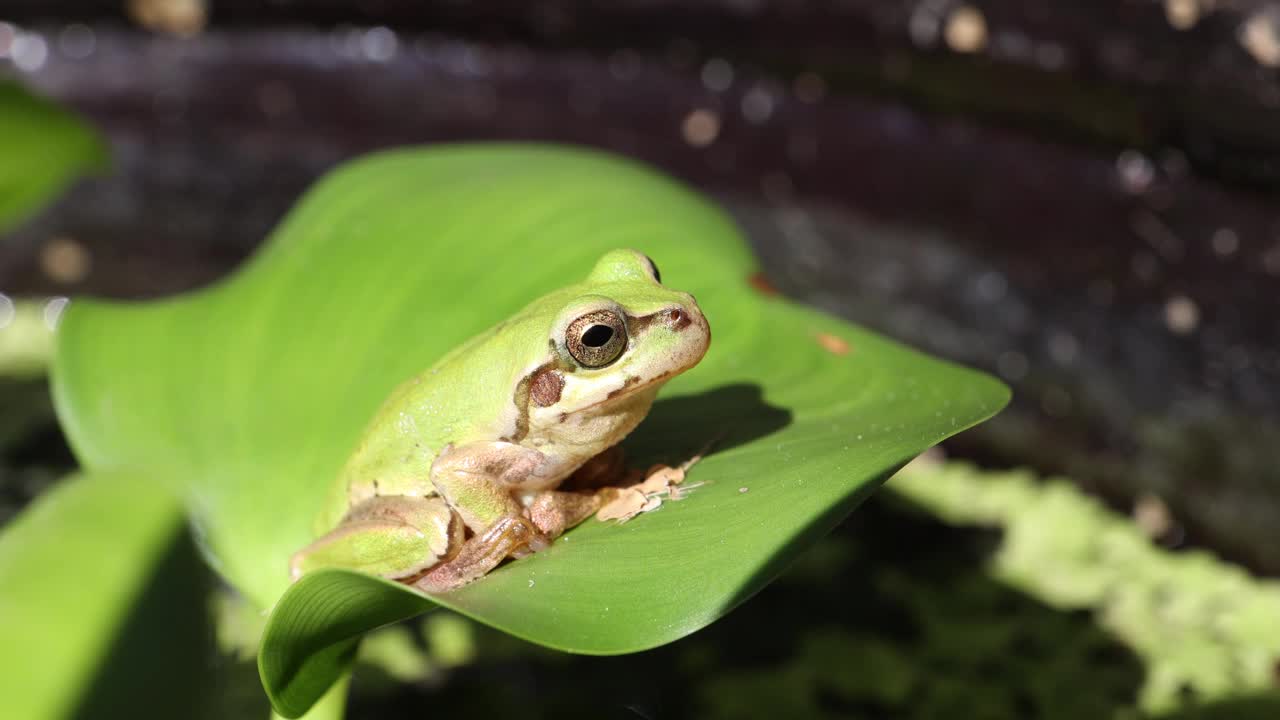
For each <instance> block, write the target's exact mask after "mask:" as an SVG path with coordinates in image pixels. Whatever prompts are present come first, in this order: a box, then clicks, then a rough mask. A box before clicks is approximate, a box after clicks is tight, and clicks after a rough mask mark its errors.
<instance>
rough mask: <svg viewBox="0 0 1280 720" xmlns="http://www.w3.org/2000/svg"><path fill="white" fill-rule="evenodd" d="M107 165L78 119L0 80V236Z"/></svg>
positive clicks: (100, 146) (101, 150)
mask: <svg viewBox="0 0 1280 720" xmlns="http://www.w3.org/2000/svg"><path fill="white" fill-rule="evenodd" d="M106 164H107V150H106V146H105V145H104V144H103V143H102V141H101V140H100V139H99V138H98V135H97V134H96V133H95V132H94V131H93V130H92V129H91V128H90V127H89V126H88V125H86V124H85V123H84V122H83V121H81V120H80V119H79V118H77V117H76V116H74V115H72V114H71V113H69V112H67V111H66V110H64V109H63V108H61V107H59V106H58V105H55V104H54V103H52V102H49V101H48V100H46V99H44V98H41V97H39V96H37V95H33V94H31V93H30V92H27V91H26V90H25V89H23V88H22V87H21V86H20V85H18V84H17V83H14V82H12V81H9V80H4V79H3V78H0V233H4V232H6V231H7V230H9V229H10V228H12V227H13V226H15V225H17V224H18V223H19V222H21V221H22V220H23V219H25V218H26V217H27V216H28V215H30V214H32V213H34V212H36V211H37V210H39V209H40V208H41V207H43V206H44V204H45V203H47V202H49V201H51V200H53V199H54V198H55V197H57V196H58V194H59V193H61V192H62V190H63V189H64V188H65V187H66V186H67V185H68V184H70V183H71V181H72V180H74V179H76V178H77V177H79V176H80V175H82V174H84V173H86V172H89V171H93V170H100V169H102V168H103V167H105V166H106Z"/></svg>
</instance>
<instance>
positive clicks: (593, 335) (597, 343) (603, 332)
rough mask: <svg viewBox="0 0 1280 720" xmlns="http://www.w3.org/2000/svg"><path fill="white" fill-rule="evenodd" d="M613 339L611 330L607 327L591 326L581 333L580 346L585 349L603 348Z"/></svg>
mask: <svg viewBox="0 0 1280 720" xmlns="http://www.w3.org/2000/svg"><path fill="white" fill-rule="evenodd" d="M612 338H613V328H611V327H609V326H608V325H592V326H591V327H589V328H587V331H586V332H584V333H582V344H583V345H586V346H587V347H593V348H598V347H604V346H605V344H606V343H608V342H609V340H611V339H612Z"/></svg>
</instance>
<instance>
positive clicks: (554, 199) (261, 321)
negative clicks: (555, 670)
mask: <svg viewBox="0 0 1280 720" xmlns="http://www.w3.org/2000/svg"><path fill="white" fill-rule="evenodd" d="M620 246H621V247H634V248H637V249H640V250H642V251H644V252H646V253H648V254H649V255H650V256H651V257H652V258H654V260H655V261H656V262H657V264H658V266H659V267H660V268H661V270H662V274H663V281H664V282H665V283H666V284H667V285H669V286H672V287H675V288H679V289H683V290H688V291H691V292H693V293H694V294H695V295H696V296H697V298H698V302H699V304H700V305H701V306H702V308H703V310H704V312H705V314H706V316H707V318H708V320H709V322H710V324H711V327H712V333H713V336H714V340H713V342H712V347H711V350H710V352H709V354H708V355H707V357H706V359H705V360H704V361H703V362H702V363H701V364H700V365H699V366H698V367H697V368H695V369H694V370H693V371H691V372H689V373H687V374H686V375H684V376H681V377H679V378H677V379H676V380H675V381H673V382H672V383H670V384H669V385H668V386H667V387H666V388H665V389H664V391H663V393H662V395H661V396H660V398H659V402H658V404H657V405H656V406H655V409H654V411H653V413H652V414H651V416H650V417H649V419H647V420H646V421H645V423H644V424H643V425H642V426H641V428H640V429H639V430H638V431H637V432H636V433H635V434H634V435H633V436H632V437H631V438H630V439H629V440H628V441H627V448H628V451H629V453H630V455H631V457H632V458H633V463H634V464H637V465H641V466H643V465H645V464H646V463H648V462H650V461H653V460H665V461H668V462H672V463H674V462H679V461H681V460H683V459H685V458H687V457H689V456H690V455H692V454H693V453H695V452H697V451H698V450H699V449H700V448H701V447H703V446H705V445H706V444H707V443H709V442H712V441H715V444H714V445H713V447H712V450H711V452H710V453H709V454H708V455H707V457H706V458H705V459H704V460H702V461H701V462H700V463H698V464H697V465H696V466H695V467H694V468H693V469H692V471H691V472H690V474H689V478H688V480H687V481H686V482H687V483H688V484H689V485H691V486H692V485H696V486H697V487H696V489H694V490H693V491H692V493H691V494H690V496H689V497H688V498H687V499H685V500H682V501H680V502H668V503H666V504H664V505H663V506H662V507H661V508H660V509H658V510H656V511H654V512H650V513H647V514H645V515H642V516H640V517H637V518H635V519H633V520H631V521H630V522H628V523H626V524H624V525H614V524H608V523H602V522H598V521H595V520H591V521H588V522H587V523H585V524H584V525H583V526H581V527H579V528H577V529H576V530H574V531H572V532H570V533H569V534H568V535H566V536H565V537H564V538H562V539H561V540H559V541H558V542H556V543H555V545H554V546H553V547H552V548H550V549H549V550H547V551H545V552H543V553H540V554H538V555H536V556H534V557H531V558H527V559H524V560H521V561H518V562H515V563H510V564H508V565H506V566H504V567H502V568H499V569H498V570H497V571H495V572H493V573H491V574H490V575H489V576H488V577H486V578H485V579H483V580H482V581H479V582H477V583H474V584H472V585H470V586H467V587H465V588H463V589H461V590H458V591H455V592H453V593H449V594H446V595H442V596H438V597H436V598H430V599H429V598H427V597H426V596H423V595H420V594H418V593H416V592H414V591H412V590H409V589H407V588H404V587H403V586H399V585H396V584H394V583H387V582H382V581H378V580H374V579H370V578H366V577H363V576H359V575H356V574H353V573H344V572H340V571H329V572H320V573H315V574H313V575H311V576H308V578H306V579H304V581H303V582H301V583H299V584H297V585H295V586H294V587H292V588H291V589H290V591H289V592H288V593H286V594H285V595H284V597H283V599H280V598H281V593H282V592H284V591H285V589H286V587H287V586H288V578H287V576H286V572H285V567H286V561H287V558H288V557H289V555H290V553H292V552H293V551H294V550H296V549H297V548H299V547H301V546H302V545H304V544H305V543H306V542H308V540H310V539H311V524H312V519H313V517H314V515H315V514H316V513H317V512H318V511H319V509H320V504H321V502H322V501H323V499H324V497H325V494H326V493H325V491H326V489H327V488H328V487H329V484H330V483H331V482H332V480H333V478H334V476H335V473H336V471H337V469H338V467H339V466H340V465H341V463H342V462H343V460H344V459H345V458H346V456H347V454H348V453H349V452H350V449H351V448H352V446H353V444H354V443H355V442H356V440H357V437H358V434H359V432H360V431H361V429H362V427H363V426H364V424H365V423H366V422H367V420H368V418H369V417H370V415H371V414H372V412H373V411H374V409H375V408H376V407H377V405H378V404H379V403H380V402H381V401H382V400H383V399H384V397H385V396H386V395H387V393H388V392H389V391H390V389H391V388H392V387H393V386H395V385H396V384H397V383H398V382H400V381H401V380H403V379H404V378H406V377H409V376H411V375H413V374H414V373H416V372H417V371H419V370H421V369H422V368H424V367H426V366H428V365H430V364H431V362H432V361H433V360H434V359H436V358H437V357H439V356H440V355H441V354H443V353H444V352H445V351H447V350H448V349H450V348H451V347H453V346H454V345H456V344H458V343H459V342H461V341H463V340H465V339H466V338H467V337H468V336H470V335H472V334H474V333H476V332H478V331H480V330H482V329H484V328H485V327H488V326H490V325H492V324H494V323H496V322H498V321H500V320H502V319H503V318H505V317H507V316H508V315H510V314H511V313H512V312H514V311H515V310H517V309H519V308H520V307H521V306H522V305H523V304H525V303H526V302H528V301H529V300H531V299H533V298H534V297H536V296H538V295H539V294H541V293H543V292H545V291H548V290H551V289H553V288H556V287H558V286H561V285H563V284H566V283H568V282H571V281H575V280H577V279H579V278H580V277H582V276H583V275H585V273H586V272H587V271H588V270H589V269H590V267H591V265H592V263H593V262H594V260H595V259H596V258H597V257H598V256H599V255H600V254H601V253H602V252H604V251H605V250H607V249H610V248H614V247H620ZM755 273H756V266H755V263H754V260H753V258H752V256H751V254H750V252H749V251H748V249H747V247H746V246H745V244H744V243H743V241H742V239H741V237H740V236H739V234H738V232H737V231H736V229H735V228H734V227H733V226H732V224H731V223H730V222H729V221H728V220H727V218H726V217H725V216H724V215H723V214H722V213H721V212H719V211H718V210H716V209H715V208H714V207H712V206H711V205H710V204H708V203H707V202H706V201H704V200H703V199H701V198H699V197H698V196H696V195H695V194H693V193H691V192H690V191H689V190H687V189H686V188H684V187H683V186H681V185H679V184H676V183H674V182H671V181H669V180H667V179H665V178H662V177H660V176H657V175H655V174H653V173H652V172H651V171H649V170H647V169H645V168H642V167H640V166H637V165H635V164H632V163H629V162H626V161H621V160H618V159H616V158H612V157H609V156H603V155H600V154H596V153H589V152H583V151H578V150H569V149H565V148H557V147H545V146H522V145H483V146H457V147H451V148H437V149H430V150H405V151H398V152H393V153H385V154H380V155H375V156H371V157H369V158H366V159H363V160H361V161H358V162H355V163H352V164H349V165H347V166H346V167H345V168H343V169H341V170H339V171H337V172H335V173H333V174H331V175H330V176H328V178H327V179H325V180H324V181H322V182H321V183H320V184H319V185H318V186H317V187H316V188H315V189H313V190H312V191H311V192H310V193H309V194H308V195H307V196H306V198H305V199H304V200H303V201H302V202H301V203H300V205H299V206H298V207H297V208H296V209H295V210H294V211H293V212H292V213H291V214H290V215H289V217H288V218H287V219H286V220H285V221H284V223H283V224H282V225H281V226H280V228H279V229H278V230H277V231H276V232H275V233H274V235H273V236H272V237H271V239H270V241H269V242H268V243H267V244H266V245H265V247H264V248H263V249H262V250H261V251H260V252H259V253H258V255H257V256H256V257H255V258H254V259H253V260H252V261H251V262H250V263H248V264H247V266H246V267H245V268H243V269H242V270H241V271H240V272H238V273H237V274H235V275H234V276H233V277H231V278H230V279H228V280H227V281H225V282H223V283H221V284H219V285H217V286H215V287H212V288H210V289H208V290H205V291H202V292H198V293H193V294H190V295H186V296H183V297H178V298H174V299H172V300H168V301H163V302H152V303H146V304H138V305H128V304H111V303H102V302H90V301H76V302H73V303H72V305H71V308H70V309H69V311H68V312H67V314H66V315H65V316H64V320H63V326H62V328H61V331H60V346H59V352H58V354H57V358H56V362H55V372H54V376H55V390H56V396H57V400H58V406H59V410H60V413H61V416H62V418H63V421H64V424H65V426H66V427H67V429H68V431H69V434H70V437H71V439H72V442H73V446H74V447H75V449H76V451H77V454H78V455H79V457H80V459H81V460H82V461H83V462H84V463H85V464H86V465H87V466H89V467H90V468H121V467H125V468H140V469H143V470H145V471H146V472H147V473H148V474H149V475H150V476H152V477H157V478H173V479H176V482H178V483H179V485H180V489H181V490H183V491H184V492H185V493H186V495H187V497H188V498H189V499H190V507H191V510H192V512H193V514H194V517H195V520H196V522H197V526H198V527H199V529H200V530H201V537H202V538H203V540H204V544H205V546H206V548H207V550H208V554H209V557H210V558H211V560H212V561H213V563H214V564H215V566H216V567H217V568H218V569H219V570H220V571H221V572H222V573H223V574H224V575H225V576H226V577H227V578H228V579H229V580H230V581H231V582H232V583H234V584H235V585H236V586H237V587H239V588H240V589H241V590H242V591H243V592H245V593H246V594H247V595H248V596H249V597H251V598H252V599H254V600H255V601H256V602H258V603H259V604H260V605H261V606H263V607H271V606H273V605H274V606H275V610H274V615H273V617H272V620H271V622H270V624H269V626H268V629H267V633H266V636H265V638H264V644H263V650H262V655H261V659H260V666H261V670H262V673H263V678H264V682H265V685H266V687H267V690H268V693H269V694H270V695H271V697H272V700H273V703H274V704H275V706H276V709H277V711H279V712H281V713H282V714H285V715H297V714H299V713H301V712H303V711H305V709H306V708H307V707H308V706H309V705H310V704H311V703H312V702H313V701H314V700H315V699H316V698H317V697H318V696H319V695H320V694H321V693H322V692H323V691H324V690H325V689H326V688H327V687H328V686H329V684H330V683H331V682H332V681H333V680H334V679H335V678H336V677H337V676H338V674H339V673H340V672H341V671H342V669H343V668H344V667H345V666H346V663H347V662H348V659H349V657H350V654H351V650H352V648H353V647H354V643H355V641H356V639H357V638H358V637H359V635H360V634H361V633H362V632H363V631H365V630H368V629H371V628H372V627H375V626H377V625H380V624H384V623H387V622H391V621H393V620H396V619H399V618H402V617H406V616H408V615H411V614H414V613H418V612H422V611H424V610H426V609H428V608H430V607H432V606H434V604H437V603H438V604H440V605H444V606H447V607H450V608H453V609H455V610H457V611H459V612H462V613H464V614H466V615H469V616H471V617H474V618H476V619H478V620H480V621H482V622H485V623H489V624H491V625H494V626H496V627H499V628H502V629H504V630H507V631H509V632H511V633H513V634H515V635H518V636H520V637H523V638H527V639H529V640H532V641H535V642H539V643H542V644H545V645H548V646H551V647H556V648H562V649H565V650H571V651H576V652H585V653H601V654H606V653H621V652H629V651H635V650H640V649H643V648H648V647H653V646H655V645H659V644H662V643H665V642H669V641H671V640H675V639H677V638H679V637H681V636H683V635H686V634H688V633H690V632H692V631H694V630H696V629H698V628H700V627H702V626H704V625H706V624H707V623H710V622H712V621H713V620H715V619H716V618H717V617H719V616H721V615H723V614H724V613H725V612H727V611H728V610H730V609H731V608H732V607H733V606H734V605H736V604H737V603H739V602H741V601H742V600H744V599H745V598H747V597H749V596H750V595H751V594H752V593H754V592H755V591H757V590H758V589H759V588H760V587H762V586H763V585H764V584H765V583H766V582H768V580H769V579H771V578H772V577H773V576H774V575H775V574H776V573H777V572H778V571H779V570H780V569H781V567H782V566H783V565H784V564H785V562H786V561H787V560H788V559H789V558H790V557H792V556H793V555H794V554H795V553H796V552H798V551H799V550H800V549H801V548H802V546H803V545H804V544H805V542H806V541H807V540H808V539H810V538H812V537H814V536H816V535H817V534H819V533H821V532H824V531H825V530H827V529H828V528H830V527H831V526H832V525H833V524H835V523H836V522H838V521H839V520H840V519H841V518H842V517H843V516H844V515H845V514H846V513H847V512H848V511H849V510H851V509H852V508H853V507H854V505H856V503H857V502H858V500H860V499H861V498H862V497H864V496H865V494H866V493H867V492H869V491H870V490H871V489H873V488H874V487H875V486H876V485H877V484H878V483H879V482H880V481H881V480H882V479H883V478H885V477H887V475H888V474H889V473H891V472H892V471H893V470H894V469H896V468H897V467H899V466H900V465H902V464H903V463H905V462H906V461H907V460H909V459H910V458H912V457H914V456H915V455H916V454H918V453H920V452H921V451H923V450H924V449H926V448H928V447H929V446H931V445H933V444H935V443H936V442H938V441H939V440H941V439H943V438H945V437H947V436H949V435H951V434H954V433H956V432H959V431H961V430H963V429H965V428H967V427H969V426H971V425H973V424H975V423H977V422H980V421H982V420H983V419H985V418H987V417H989V416H990V415H991V414H993V413H994V412H996V411H997V410H998V409H999V408H1000V407H1001V406H1002V405H1003V404H1004V403H1005V401H1006V400H1007V390H1006V389H1005V388H1004V387H1003V386H1002V385H1001V384H1000V383H998V382H996V381H994V380H992V379H990V378H989V377H986V376H984V375H981V374H979V373H975V372H972V371H969V370H965V369H962V368H958V367H955V366H953V365H950V364H947V363H943V362H940V361H937V360H934V359H931V358H928V357H926V356H924V355H921V354H919V353H917V352H914V351H912V350H910V349H907V348H904V347H902V346H900V345H897V344H895V343H892V342H890V341H887V340H885V339H883V338H879V337H877V336H875V335H873V334H871V333H869V332H866V331H864V330H861V329H859V328H856V327H852V326H850V325H847V324H845V323H842V322H839V321H837V320H835V319H832V318H830V317H828V316H825V315H822V314H820V313H817V312H814V311H811V310H808V309H805V308H803V307H800V306H797V305H795V304H792V303H790V302H787V301H785V300H782V299H779V298H777V297H773V296H770V295H769V294H768V293H766V292H761V291H760V290H759V289H756V287H753V284H752V283H751V282H750V278H752V276H753V275H754V274H755ZM494 391H495V392H503V391H504V389H502V388H495V389H494ZM278 599H280V602H279V603H278V604H277V600H278Z"/></svg>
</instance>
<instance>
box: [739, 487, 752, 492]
mask: <svg viewBox="0 0 1280 720" xmlns="http://www.w3.org/2000/svg"><path fill="white" fill-rule="evenodd" d="M750 489H751V488H745V487H740V488H738V492H739V493H745V492H746V491H748V490H750Z"/></svg>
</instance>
